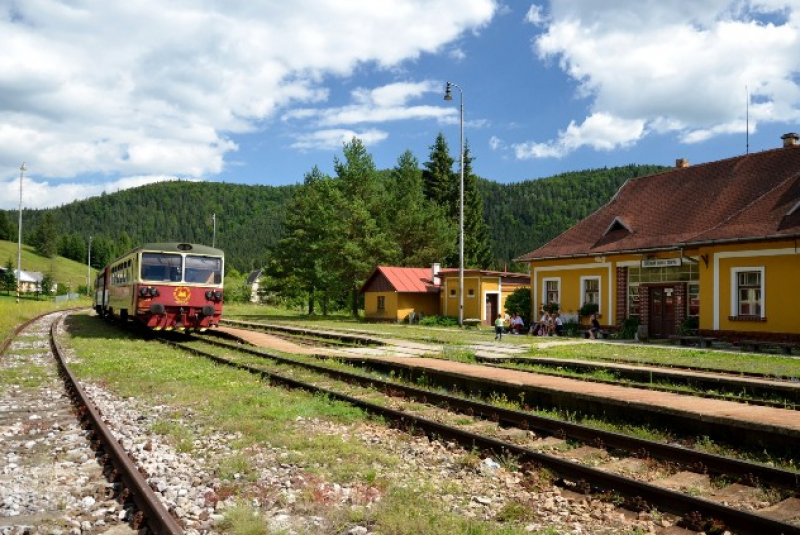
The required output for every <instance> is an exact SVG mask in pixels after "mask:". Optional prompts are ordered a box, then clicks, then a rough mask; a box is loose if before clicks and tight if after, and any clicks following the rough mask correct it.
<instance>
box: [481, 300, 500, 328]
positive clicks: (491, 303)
mask: <svg viewBox="0 0 800 535" xmlns="http://www.w3.org/2000/svg"><path fill="white" fill-rule="evenodd" d="M499 313H500V300H499V296H498V295H497V294H486V317H485V318H484V319H483V323H484V325H492V324H494V319H495V318H496V317H497V315H498V314H499Z"/></svg>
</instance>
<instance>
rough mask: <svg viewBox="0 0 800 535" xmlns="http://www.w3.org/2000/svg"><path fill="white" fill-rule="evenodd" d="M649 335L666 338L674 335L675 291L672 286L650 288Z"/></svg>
mask: <svg viewBox="0 0 800 535" xmlns="http://www.w3.org/2000/svg"><path fill="white" fill-rule="evenodd" d="M649 290H650V326H649V334H650V336H651V337H653V338H666V337H667V336H670V335H672V334H675V289H674V288H673V287H672V286H651V287H650V288H649Z"/></svg>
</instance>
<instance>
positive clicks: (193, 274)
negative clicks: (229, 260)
mask: <svg viewBox="0 0 800 535" xmlns="http://www.w3.org/2000/svg"><path fill="white" fill-rule="evenodd" d="M186 282H193V283H198V284H220V283H221V282H222V259H221V258H211V257H208V256H192V255H186Z"/></svg>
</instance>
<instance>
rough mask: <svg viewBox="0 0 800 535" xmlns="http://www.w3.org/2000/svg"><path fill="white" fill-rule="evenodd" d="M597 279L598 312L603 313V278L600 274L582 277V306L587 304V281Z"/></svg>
mask: <svg viewBox="0 0 800 535" xmlns="http://www.w3.org/2000/svg"><path fill="white" fill-rule="evenodd" d="M590 280H595V281H597V313H598V314H602V313H603V278H602V277H598V276H591V277H581V306H583V305H585V304H586V301H585V298H586V282H587V281H590Z"/></svg>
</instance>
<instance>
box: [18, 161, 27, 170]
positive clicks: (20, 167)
mask: <svg viewBox="0 0 800 535" xmlns="http://www.w3.org/2000/svg"><path fill="white" fill-rule="evenodd" d="M19 170H20V171H27V168H26V167H25V162H22V165H20V166H19Z"/></svg>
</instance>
